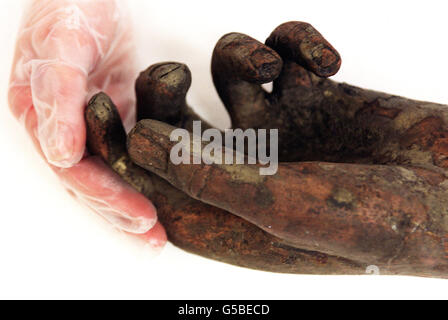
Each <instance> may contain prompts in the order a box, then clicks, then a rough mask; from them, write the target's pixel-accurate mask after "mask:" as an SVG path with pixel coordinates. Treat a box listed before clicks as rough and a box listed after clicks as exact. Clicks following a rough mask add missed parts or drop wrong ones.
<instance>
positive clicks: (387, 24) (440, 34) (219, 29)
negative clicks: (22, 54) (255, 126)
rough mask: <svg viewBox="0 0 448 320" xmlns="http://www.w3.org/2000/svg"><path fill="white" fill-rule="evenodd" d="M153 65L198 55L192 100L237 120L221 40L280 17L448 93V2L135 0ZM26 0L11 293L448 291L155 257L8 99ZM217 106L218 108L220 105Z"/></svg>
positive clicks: (429, 90)
mask: <svg viewBox="0 0 448 320" xmlns="http://www.w3.org/2000/svg"><path fill="white" fill-rule="evenodd" d="M129 3H130V5H131V8H132V11H133V14H134V16H135V21H134V22H135V25H136V35H137V39H138V41H139V42H138V43H139V49H140V60H141V61H140V62H141V69H143V68H145V67H146V66H148V65H150V64H152V63H155V62H158V61H161V60H177V61H180V62H185V63H187V64H188V65H189V66H190V68H191V69H192V72H193V78H194V79H193V81H194V83H193V87H192V90H191V92H190V94H189V101H190V102H191V103H192V104H193V105H195V106H199V108H198V109H199V110H200V112H201V113H204V114H206V116H207V117H208V118H209V119H213V120H215V121H218V123H219V124H220V125H221V126H224V125H226V124H227V121H228V120H227V118H226V115H225V113H224V112H223V111H222V109H220V108H221V106H220V104H219V102H218V98H217V95H216V93H215V91H214V89H213V87H212V84H211V77H210V74H209V64H210V56H211V52H212V49H213V46H214V44H215V42H216V41H217V40H218V38H219V37H220V36H221V35H223V34H224V33H227V32H230V31H239V32H243V33H247V34H249V35H251V36H253V37H255V38H258V39H259V40H262V41H263V40H264V39H265V38H266V37H267V36H268V35H269V33H270V32H271V31H272V30H273V29H274V28H275V27H276V26H277V25H279V24H280V23H282V22H285V21H289V20H302V21H307V22H310V23H312V24H313V25H314V26H315V27H316V28H317V29H318V30H320V31H321V33H322V34H324V36H325V37H326V38H327V39H328V40H329V41H330V42H331V43H332V44H333V45H334V46H335V47H336V48H337V49H338V50H339V52H340V53H341V55H342V57H343V67H342V69H341V71H340V73H339V74H338V75H337V76H336V77H335V79H336V80H339V81H345V82H349V83H352V84H356V85H359V86H362V87H368V88H371V89H377V90H381V91H387V92H390V93H394V94H400V95H404V96H408V97H411V98H415V99H422V100H430V101H433V102H439V103H448V90H447V89H448V88H447V84H446V83H445V81H446V80H445V77H446V74H447V73H448V41H447V39H446V32H447V30H448V19H447V18H446V12H447V8H446V5H445V3H446V1H390V0H389V1H378V0H376V1H310V0H306V1H302V0H300V1H298V0H295V1H280V0H271V1H262V0H258V1H242V0H237V1H233V0H227V1H155V0H147V1H143V0H140V1H139V0H132V1H129ZM22 7H23V3H22V1H17V0H2V1H0V40H1V43H2V48H1V49H2V50H1V51H0V150H1V151H0V170H1V173H0V197H1V201H0V298H148V299H169V298H179V299H186V298H190V299H196V298H206V299H214V298H217V299H243V298H246V299H250V298H254V299H277V298H278V299H299V298H304V299H312V298H323V299H326V298H381V299H389V298H447V297H448V290H447V288H448V287H447V284H448V282H447V281H446V280H439V279H423V278H411V277H374V276H356V277H354V276H338V277H333V276H301V275H281V274H270V273H265V272H257V271H252V270H246V269H242V268H237V267H232V266H228V265H225V264H221V263H218V262H214V261H210V260H207V259H203V258H200V257H197V256H193V255H190V254H187V253H185V252H183V251H181V250H178V249H176V248H174V247H173V246H172V245H167V247H166V248H165V249H164V250H163V252H162V253H161V254H160V255H158V256H156V257H154V255H153V254H151V253H150V252H149V250H148V248H145V247H144V246H142V244H141V243H137V242H135V241H132V240H130V239H129V238H127V237H126V236H124V235H122V234H119V233H118V232H116V231H114V230H112V229H111V228H110V227H108V226H107V225H105V223H104V222H103V221H102V220H101V219H100V218H98V217H96V216H94V214H92V213H91V212H90V211H88V209H86V208H84V207H82V206H81V205H79V204H77V203H76V202H75V201H74V200H73V199H72V198H71V197H70V196H69V195H68V194H67V193H66V192H65V191H64V189H63V188H62V187H61V186H60V185H59V183H58V181H57V179H56V178H55V177H54V175H53V174H52V173H51V172H50V170H49V169H48V168H47V167H46V166H45V164H44V162H43V161H42V160H41V159H40V158H39V157H38V156H37V155H36V153H35V152H34V149H33V147H32V145H31V143H30V142H29V140H28V138H27V136H26V134H25V132H24V130H22V128H21V127H20V125H19V124H18V123H17V122H16V121H15V120H14V119H13V117H12V116H11V115H10V114H9V110H8V107H7V102H6V101H7V100H6V90H7V80H8V76H9V70H10V67H11V65H10V64H11V60H12V53H13V47H14V41H15V35H16V31H17V25H18V23H19V19H20V16H21V10H22ZM212 106H213V107H212Z"/></svg>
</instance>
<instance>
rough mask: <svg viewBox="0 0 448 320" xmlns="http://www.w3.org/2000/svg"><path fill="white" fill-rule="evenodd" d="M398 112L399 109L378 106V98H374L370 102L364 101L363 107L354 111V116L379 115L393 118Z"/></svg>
mask: <svg viewBox="0 0 448 320" xmlns="http://www.w3.org/2000/svg"><path fill="white" fill-rule="evenodd" d="M400 112H401V110H400V109H395V108H384V107H382V106H380V103H379V101H378V100H375V101H373V102H370V103H367V102H366V103H365V107H363V108H361V109H360V110H359V111H358V112H357V113H356V116H380V117H385V118H388V119H391V120H393V119H395V118H396V117H397V116H398V115H399V114H400Z"/></svg>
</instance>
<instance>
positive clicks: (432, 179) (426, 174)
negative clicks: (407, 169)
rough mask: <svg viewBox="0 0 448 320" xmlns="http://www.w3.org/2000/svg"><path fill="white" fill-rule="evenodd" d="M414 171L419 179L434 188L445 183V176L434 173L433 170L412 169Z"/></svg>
mask: <svg viewBox="0 0 448 320" xmlns="http://www.w3.org/2000/svg"><path fill="white" fill-rule="evenodd" d="M412 171H413V172H414V173H415V174H416V175H417V176H418V177H419V178H422V179H423V180H425V182H426V183H428V184H430V185H432V186H438V185H439V184H441V183H442V182H443V181H445V176H444V175H443V174H441V173H438V172H434V171H432V170H428V169H423V168H418V167H412Z"/></svg>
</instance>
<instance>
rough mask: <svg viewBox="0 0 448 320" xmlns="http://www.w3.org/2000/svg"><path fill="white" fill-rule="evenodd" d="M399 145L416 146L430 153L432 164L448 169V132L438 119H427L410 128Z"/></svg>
mask: <svg viewBox="0 0 448 320" xmlns="http://www.w3.org/2000/svg"><path fill="white" fill-rule="evenodd" d="M401 144H402V145H404V146H405V147H407V148H409V147H411V146H412V145H414V144H415V145H418V146H419V147H420V148H422V149H423V150H425V151H430V152H431V154H432V158H433V161H434V164H435V165H437V166H439V167H442V168H448V157H447V156H448V131H447V130H446V128H445V125H444V122H443V120H442V119H441V118H438V117H428V118H426V119H424V120H422V121H420V122H419V123H417V124H415V125H414V126H412V127H411V128H410V129H409V130H408V131H407V132H406V133H405V134H404V136H403V137H402V139H401Z"/></svg>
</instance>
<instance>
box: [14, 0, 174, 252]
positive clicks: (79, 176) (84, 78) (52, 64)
mask: <svg viewBox="0 0 448 320" xmlns="http://www.w3.org/2000/svg"><path fill="white" fill-rule="evenodd" d="M123 5H124V3H123V1H119V0H116V1H112V0H97V1H82V0H71V1H70V0H33V1H31V3H30V4H29V5H28V7H27V8H26V11H25V14H24V19H23V22H22V25H21V28H20V31H19V34H18V40H17V47H16V53H15V56H14V62H13V68H12V74H11V80H10V87H9V105H10V107H11V110H12V112H13V114H14V116H15V117H16V118H17V119H19V121H20V122H21V123H23V124H24V126H25V127H26V129H27V131H28V133H29V135H30V136H31V138H32V139H33V141H34V143H35V145H36V146H37V148H38V150H39V152H40V153H41V154H42V156H43V157H44V159H45V160H46V161H47V162H48V164H49V165H50V167H51V168H52V169H53V171H54V172H55V173H56V174H57V175H58V176H59V177H60V178H61V181H62V183H63V184H64V186H65V187H66V188H67V189H68V190H69V191H70V192H71V193H72V194H73V195H74V196H75V197H76V198H78V199H79V200H80V201H82V202H84V203H85V204H87V205H88V206H89V207H90V208H92V209H93V210H94V211H96V212H97V213H99V214H100V215H101V216H103V217H104V218H105V219H106V220H108V221H109V222H111V223H112V224H113V225H114V226H116V227H117V228H119V229H120V230H123V231H125V232H128V233H132V234H136V235H138V236H139V237H143V238H144V239H145V240H146V241H147V242H148V243H149V244H150V245H151V246H152V247H154V248H161V247H163V245H164V244H165V243H166V234H165V230H164V229H163V227H162V226H161V225H160V223H158V222H157V213H156V209H155V208H154V206H153V205H152V203H151V202H150V201H149V200H147V199H146V198H145V197H144V196H143V195H141V194H140V193H138V192H136V191H134V190H133V189H132V188H131V187H130V186H129V185H128V184H127V183H126V182H124V181H123V180H121V178H120V177H119V176H118V175H116V174H115V173H114V172H113V171H112V170H110V169H109V168H107V166H106V165H104V164H103V163H102V161H101V160H100V159H99V158H96V157H92V156H90V155H89V154H87V152H86V150H85V145H86V128H85V119H84V108H85V105H86V102H87V101H88V99H89V98H90V97H91V96H92V95H93V94H94V93H96V92H98V91H104V92H106V93H108V94H109V95H110V96H111V97H113V99H114V101H116V104H117V107H118V110H119V113H120V116H121V118H122V119H123V122H124V124H125V126H127V127H131V126H133V124H134V122H135V103H134V93H133V82H134V80H135V78H136V75H137V73H136V69H135V68H134V55H133V54H134V43H133V40H132V32H131V23H130V19H129V17H128V15H127V12H126V8H124V7H123Z"/></svg>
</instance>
